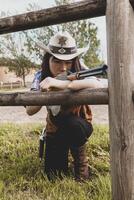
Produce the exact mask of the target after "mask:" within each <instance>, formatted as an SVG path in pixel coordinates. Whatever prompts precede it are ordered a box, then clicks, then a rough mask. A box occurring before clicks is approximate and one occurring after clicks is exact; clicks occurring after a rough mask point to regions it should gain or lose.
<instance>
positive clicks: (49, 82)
mask: <svg viewBox="0 0 134 200" xmlns="http://www.w3.org/2000/svg"><path fill="white" fill-rule="evenodd" d="M70 82H71V81H69V80H58V79H56V78H52V77H47V78H45V79H44V80H43V81H41V83H40V88H41V91H48V90H51V89H53V88H57V89H60V90H63V89H66V88H67V87H68V85H69V83H70Z"/></svg>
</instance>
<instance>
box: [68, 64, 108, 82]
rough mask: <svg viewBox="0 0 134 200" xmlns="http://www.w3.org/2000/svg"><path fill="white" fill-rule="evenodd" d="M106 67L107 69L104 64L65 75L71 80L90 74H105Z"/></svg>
mask: <svg viewBox="0 0 134 200" xmlns="http://www.w3.org/2000/svg"><path fill="white" fill-rule="evenodd" d="M107 69H108V66H107V65H106V64H104V65H100V66H98V67H96V68H93V69H87V70H83V71H79V72H75V73H71V74H69V75H68V76H67V79H68V80H71V81H72V80H79V79H84V78H86V77H90V76H97V75H106V74H107Z"/></svg>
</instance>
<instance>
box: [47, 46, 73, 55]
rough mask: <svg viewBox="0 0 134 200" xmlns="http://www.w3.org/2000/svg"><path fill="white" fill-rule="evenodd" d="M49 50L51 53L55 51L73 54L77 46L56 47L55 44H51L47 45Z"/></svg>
mask: <svg viewBox="0 0 134 200" xmlns="http://www.w3.org/2000/svg"><path fill="white" fill-rule="evenodd" d="M49 48H50V50H51V51H52V53H56V54H66V55H69V54H74V53H76V52H77V48H76V47H69V48H66V47H56V46H52V45H49Z"/></svg>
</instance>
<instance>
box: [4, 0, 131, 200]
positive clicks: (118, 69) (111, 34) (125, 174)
mask: <svg viewBox="0 0 134 200" xmlns="http://www.w3.org/2000/svg"><path fill="white" fill-rule="evenodd" d="M133 8H134V0H130V1H129V0H107V1H106V0H86V1H85V0H84V1H80V2H77V3H73V4H69V5H64V6H59V7H54V8H49V9H45V10H40V11H36V12H29V13H26V14H22V15H17V16H12V17H7V18H3V19H0V34H4V33H9V32H15V31H22V30H26V29H33V28H37V27H42V26H49V25H53V24H59V23H63V22H69V21H73V20H80V19H86V18H90V17H98V16H102V15H106V25H107V43H108V49H107V51H108V66H109V77H108V79H109V88H108V90H105V89H98V90H83V91H80V92H78V93H77V92H74V93H73V94H72V92H70V91H62V92H58V93H55V92H47V93H36V92H35V93H31V92H30V93H13V94H0V105H3V106H6V105H12V106H13V105H35V104H37V103H38V105H54V104H63V103H64V104H68V103H69V104H85V103H89V104H104V103H105V104H107V103H109V119H110V120H109V126H110V156H111V176H112V198H113V199H114V200H134V134H133V131H134V104H133V100H134V92H133V87H132V82H133V75H134V10H133ZM37 96H38V102H37V100H36V99H37ZM65 99H68V100H69V101H65Z"/></svg>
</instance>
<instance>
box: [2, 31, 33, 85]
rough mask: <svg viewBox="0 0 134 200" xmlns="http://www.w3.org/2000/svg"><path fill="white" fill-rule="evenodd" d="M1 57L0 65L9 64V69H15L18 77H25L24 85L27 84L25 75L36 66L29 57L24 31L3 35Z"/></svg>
mask: <svg viewBox="0 0 134 200" xmlns="http://www.w3.org/2000/svg"><path fill="white" fill-rule="evenodd" d="M0 40H1V42H0V44H1V52H0V55H1V59H0V66H2V65H5V66H8V68H9V71H14V72H15V74H16V75H17V76H18V77H21V78H22V79H23V85H24V87H25V86H26V82H25V76H26V75H27V74H28V73H29V72H30V69H31V68H33V67H34V66H35V64H34V63H33V62H32V61H31V60H32V58H29V57H28V56H30V55H28V52H27V50H26V48H25V47H24V36H23V34H22V33H20V32H19V33H12V34H7V35H4V36H1V38H0Z"/></svg>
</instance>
